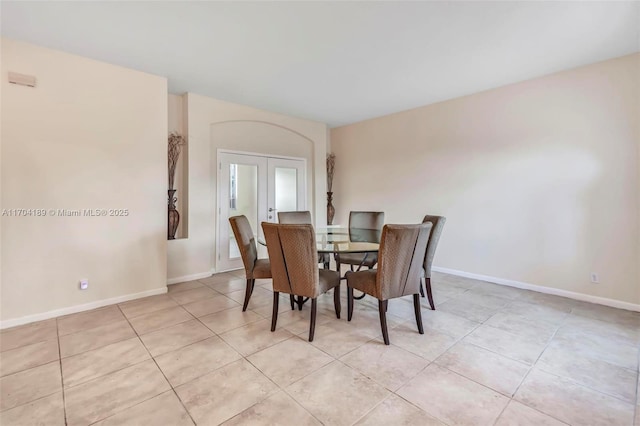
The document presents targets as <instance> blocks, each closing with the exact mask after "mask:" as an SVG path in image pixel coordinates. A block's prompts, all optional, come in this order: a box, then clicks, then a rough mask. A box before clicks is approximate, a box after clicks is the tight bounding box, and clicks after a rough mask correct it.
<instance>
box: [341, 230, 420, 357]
mask: <svg viewBox="0 0 640 426" xmlns="http://www.w3.org/2000/svg"><path fill="white" fill-rule="evenodd" d="M431 226H432V225H431V223H422V224H418V225H385V226H384V228H382V237H381V238H380V250H379V252H378V267H377V269H368V270H364V271H358V272H351V271H348V272H347V273H346V277H347V320H348V321H351V318H352V316H353V289H354V288H355V289H357V290H360V291H362V292H364V293H366V294H368V295H370V296H373V297H375V298H377V299H378V311H379V313H380V327H381V328H382V338H383V339H384V344H385V345H388V344H389V332H388V331H387V304H388V302H389V299H394V298H397V297H403V296H408V295H413V308H414V312H415V316H416V323H417V325H418V332H419V333H420V334H424V329H423V328H422V313H421V312H420V294H419V292H420V276H421V274H422V263H423V261H424V254H425V252H426V248H427V240H428V239H429V234H430V232H431Z"/></svg>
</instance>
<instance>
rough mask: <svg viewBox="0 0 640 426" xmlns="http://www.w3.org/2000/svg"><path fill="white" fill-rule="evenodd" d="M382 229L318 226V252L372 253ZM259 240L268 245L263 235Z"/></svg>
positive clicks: (377, 243) (378, 244)
mask: <svg viewBox="0 0 640 426" xmlns="http://www.w3.org/2000/svg"><path fill="white" fill-rule="evenodd" d="M380 235H381V231H377V230H375V229H359V228H351V229H349V228H317V229H316V247H317V249H318V253H371V252H377V251H378V249H379V248H380ZM258 242H259V243H260V244H262V245H263V246H264V245H266V242H265V240H264V237H263V236H260V237H259V238H258Z"/></svg>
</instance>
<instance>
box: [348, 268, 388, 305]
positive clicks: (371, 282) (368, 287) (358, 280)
mask: <svg viewBox="0 0 640 426" xmlns="http://www.w3.org/2000/svg"><path fill="white" fill-rule="evenodd" d="M377 272H378V270H377V269H368V270H366V271H359V272H351V271H349V272H347V274H346V275H345V276H346V277H347V286H349V287H352V288H355V289H356V290H360V291H362V292H364V293H367V294H368V295H370V296H373V297H377V298H380V295H379V294H378V292H377V290H376V274H377Z"/></svg>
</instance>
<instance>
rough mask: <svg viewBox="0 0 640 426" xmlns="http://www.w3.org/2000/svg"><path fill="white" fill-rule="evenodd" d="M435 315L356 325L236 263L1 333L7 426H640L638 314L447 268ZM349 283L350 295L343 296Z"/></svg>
mask: <svg viewBox="0 0 640 426" xmlns="http://www.w3.org/2000/svg"><path fill="white" fill-rule="evenodd" d="M433 283H434V293H435V299H436V303H437V310H436V311H431V310H429V309H428V308H427V302H426V300H424V299H423V318H424V324H425V327H426V328H425V334H424V335H420V334H418V333H417V330H416V326H415V322H414V321H415V320H414V316H413V315H414V314H413V306H412V301H411V298H406V300H405V299H397V300H393V301H391V302H390V303H389V312H388V317H389V319H388V321H389V325H390V327H391V329H390V339H391V343H392V344H391V346H389V347H386V346H384V345H383V343H382V339H381V333H380V328H379V322H378V313H377V302H376V301H375V300H373V299H370V298H366V299H364V300H360V301H356V311H355V313H354V318H353V321H352V322H351V323H348V322H347V321H346V320H345V317H346V301H344V300H343V308H344V309H343V315H342V319H336V317H335V315H334V313H333V297H332V296H331V295H325V296H322V297H321V298H320V300H319V303H318V306H319V311H318V314H319V317H318V321H317V327H316V336H315V341H314V342H313V343H309V342H308V341H307V334H308V327H309V307H308V306H305V309H304V310H303V311H302V312H300V311H291V310H290V307H289V301H288V298H287V297H282V301H281V303H280V315H279V322H278V328H277V331H276V332H275V333H271V332H270V331H269V327H270V320H269V319H270V315H271V303H272V297H273V294H272V292H271V290H270V287H271V282H270V281H269V280H261V281H259V282H258V283H257V287H256V290H255V292H254V295H253V298H252V300H251V303H250V305H249V308H250V309H249V310H248V311H247V312H244V313H243V312H242V309H241V302H242V300H243V297H244V286H245V281H244V279H243V278H242V274H241V273H238V272H234V273H226V274H218V275H214V276H212V277H211V278H207V279H204V280H199V281H191V282H186V283H181V284H176V285H172V286H170V287H169V292H168V294H166V295H160V296H153V297H148V298H145V299H139V300H135V301H131V302H127V303H122V304H119V305H114V306H108V307H105V308H101V309H97V310H94V311H90V312H83V313H79V314H74V315H69V316H66V317H60V318H56V319H52V320H47V321H42V322H39V323H34V324H29V325H26V326H21V327H16V328H13V329H8V330H3V331H2V333H1V335H0V348H1V352H0V375H1V377H0V391H1V394H0V411H1V413H0V424H2V425H3V426H9V425H20V426H22V425H36V424H43V425H64V424H67V425H72V426H73V425H89V424H97V425H123V424H126V425H132V424H139V425H192V424H194V423H195V424H199V425H213V424H221V423H224V424H232V425H240V424H253V425H259V424H271V425H273V424H278V425H288V424H290V425H305V424H309V425H318V424H326V425H352V424H359V425H391V424H393V425H397V424H406V425H441V424H448V425H454V424H455V425H501V426H503V425H562V424H571V425H607V426H608V425H633V426H640V402H639V400H638V385H639V381H638V356H639V345H640V314H639V313H634V312H629V311H623V310H618V309H613V308H608V307H604V306H599V305H593V304H589V303H583V302H578V301H574V300H569V299H565V298H561V297H555V296H550V295H545V294H540V293H534V292H529V291H524V290H518V289H514V288H509V287H503V286H498V285H494V284H490V283H485V282H480V281H475V280H470V279H465V278H459V277H454V276H449V275H444V274H436V275H435V276H434V278H433ZM345 293H346V292H345V291H344V290H343V292H342V296H343V299H344V295H345Z"/></svg>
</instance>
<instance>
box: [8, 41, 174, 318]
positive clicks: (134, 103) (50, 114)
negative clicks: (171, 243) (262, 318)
mask: <svg viewBox="0 0 640 426" xmlns="http://www.w3.org/2000/svg"><path fill="white" fill-rule="evenodd" d="M8 71H15V72H20V73H25V74H31V75H35V76H36V78H37V82H38V84H37V87H35V88H29V87H24V86H17V85H13V84H9V83H8V82H7V72H8ZM1 88H2V99H1V103H2V120H1V124H2V134H1V136H2V157H1V158H2V207H3V208H4V209H11V208H25V209H30V208H31V209H98V208H100V209H128V210H129V215H128V216H127V217H109V216H107V217H51V216H50V215H49V214H48V215H47V216H46V217H7V216H4V217H2V226H1V228H2V233H1V235H2V237H1V238H2V241H1V242H2V262H1V263H2V288H1V293H2V294H1V300H2V301H1V309H2V312H1V318H2V320H3V323H2V326H3V327H4V326H8V325H13V324H16V323H19V322H21V321H28V320H33V319H38V318H39V317H42V316H43V315H45V316H46V314H45V313H47V312H49V313H51V312H52V311H53V312H54V313H65V312H69V311H70V310H73V309H80V308H85V309H86V308H87V307H90V306H97V305H100V304H101V303H104V301H105V300H106V301H109V300H110V301H114V300H123V299H126V298H129V297H135V296H136V295H137V296H140V295H146V294H154V293H160V292H164V291H166V262H167V243H166V220H167V207H166V206H167V202H166V187H167V168H166V167H167V166H166V164H167V148H166V143H167V142H166V135H167V81H166V79H165V78H162V77H157V76H153V75H149V74H144V73H141V72H137V71H133V70H128V69H125V68H121V67H117V66H113V65H109V64H105V63H101V62H97V61H93V60H90V59H86V58H82V57H79V56H74V55H70V54H66V53H63V52H59V51H55V50H50V49H45V48H41V47H37V46H33V45H29V44H25V43H21V42H15V41H11V40H7V39H3V40H2V83H1ZM83 278H86V279H89V289H88V290H86V291H80V290H79V289H78V282H79V280H80V279H83ZM7 320H9V321H7Z"/></svg>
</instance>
